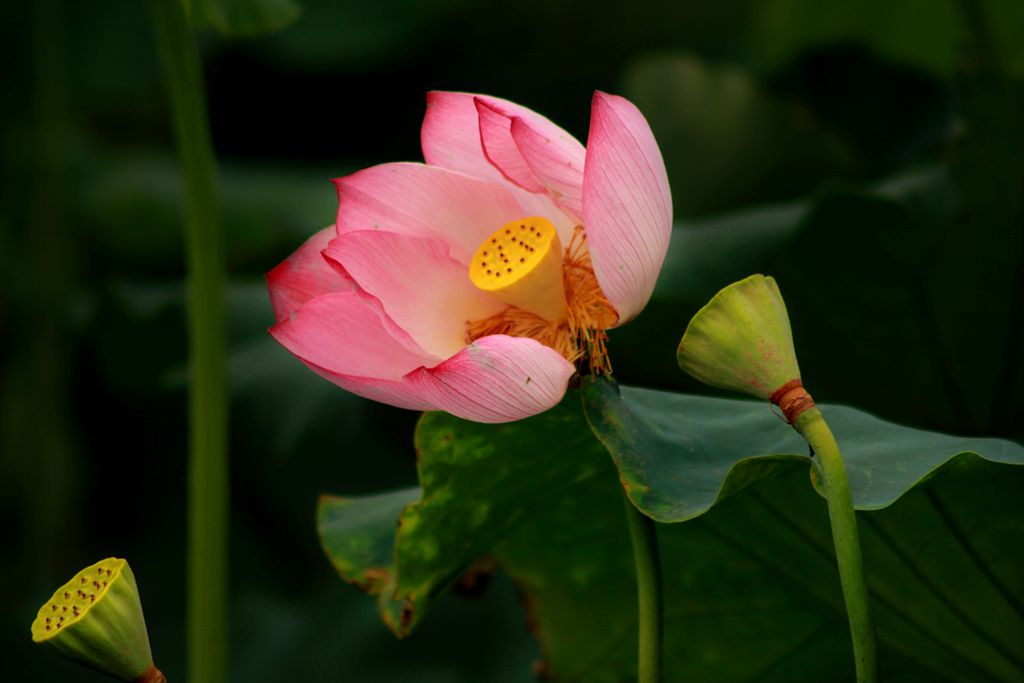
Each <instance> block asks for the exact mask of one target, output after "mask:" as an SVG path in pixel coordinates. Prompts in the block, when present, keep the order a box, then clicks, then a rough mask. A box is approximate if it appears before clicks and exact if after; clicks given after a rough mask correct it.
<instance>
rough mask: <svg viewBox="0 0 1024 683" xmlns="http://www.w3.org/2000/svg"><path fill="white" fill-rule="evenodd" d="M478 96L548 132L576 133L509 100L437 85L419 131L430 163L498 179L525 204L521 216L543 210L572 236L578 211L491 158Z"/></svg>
mask: <svg viewBox="0 0 1024 683" xmlns="http://www.w3.org/2000/svg"><path fill="white" fill-rule="evenodd" d="M478 100H479V101H481V102H483V103H484V104H486V105H487V106H488V107H490V108H492V109H493V110H495V111H498V112H500V113H502V114H505V115H506V117H509V118H511V117H514V116H519V117H520V118H523V119H524V120H526V121H528V122H529V123H530V124H531V127H533V128H534V129H536V130H540V131H543V132H544V133H545V134H547V136H548V137H549V138H553V139H555V138H557V139H560V136H564V137H566V138H569V139H570V140H571V139H572V138H571V136H569V134H568V133H566V132H565V131H563V130H561V129H560V128H559V127H558V126H556V125H555V124H553V123H551V121H548V120H547V119H546V118H544V117H543V116H541V115H540V114H537V113H536V112H533V111H531V110H529V109H527V108H526V107H522V106H520V105H518V104H515V103H513V102H509V101H508V100H503V99H500V98H497V97H490V96H487V95H473V94H471V93H460V92H437V91H435V92H430V93H427V113H426V115H425V116H424V117H423V128H422V130H421V131H420V142H421V144H422V147H423V158H424V159H425V160H426V162H427V163H428V164H430V165H431V166H441V167H443V168H447V169H451V170H453V171H459V172H461V173H466V174H468V175H471V176H475V177H477V178H483V179H487V180H492V181H494V182H498V183H500V184H501V185H503V186H505V187H506V188H507V189H508V190H509V191H510V192H512V194H513V195H514V196H515V198H516V200H517V201H518V202H519V204H520V205H521V206H522V207H523V213H522V216H544V217H545V218H547V219H548V220H550V221H551V222H552V223H554V224H555V227H556V228H557V229H558V234H559V236H560V237H561V238H562V240H563V241H565V240H568V239H569V237H571V236H572V229H573V227H574V226H575V225H576V223H577V222H578V220H577V218H578V217H573V216H567V215H566V214H565V213H564V212H563V211H562V210H561V208H560V207H559V206H558V205H556V204H555V203H554V202H553V201H552V199H551V197H550V196H549V195H548V194H547V193H539V192H530V191H529V190H524V189H523V188H522V187H520V186H519V185H517V184H515V182H511V181H510V180H509V179H508V178H506V177H505V176H504V175H502V173H501V172H500V171H499V170H498V169H497V167H495V166H494V165H493V164H492V163H491V162H490V161H489V160H488V159H487V157H486V155H485V154H484V149H483V144H482V142H481V137H480V116H479V113H478V112H477V105H476V102H477V101H478ZM556 131H557V134H556ZM573 142H575V144H576V145H578V146H580V148H581V149H582V145H579V143H578V142H576V141H575V140H573ZM534 187H537V186H534ZM522 216H520V217H522Z"/></svg>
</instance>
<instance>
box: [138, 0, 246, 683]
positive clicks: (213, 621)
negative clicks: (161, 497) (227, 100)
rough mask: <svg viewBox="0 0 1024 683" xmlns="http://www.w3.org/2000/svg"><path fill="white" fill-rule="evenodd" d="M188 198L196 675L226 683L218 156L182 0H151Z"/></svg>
mask: <svg viewBox="0 0 1024 683" xmlns="http://www.w3.org/2000/svg"><path fill="white" fill-rule="evenodd" d="M150 5H151V7H152V14H153V22H154V25H155V28H156V36H157V43H158V46H159V50H160V60H161V62H162V65H163V70H164V79H165V81H166V86H167V90H168V95H169V100H170V106H171V112H172V114H173V116H174V128H175V137H176V138H177V142H178V154H179V157H180V162H181V174H182V181H183V187H184V199H185V243H186V247H187V248H186V254H187V262H188V263H187V265H188V296H189V299H188V304H189V305H188V328H189V358H190V368H189V370H190V379H191V384H190V387H189V461H188V466H189V477H188V489H189V490H188V605H187V612H188V617H187V619H188V627H187V628H188V640H187V645H188V677H187V678H188V680H189V681H191V683H223V681H226V680H228V663H227V627H228V624H227V622H228V619H227V589H226V584H227V573H228V572H227V564H228V552H227V536H228V457H227V441H228V437H227V420H228V408H227V363H226V341H225V340H226V332H225V329H226V323H225V318H226V315H225V289H226V287H225V273H224V258H223V246H222V236H221V226H220V209H219V206H218V202H217V185H216V164H215V161H214V155H213V148H212V145H211V144H210V132H209V128H208V126H207V120H206V101H205V97H204V92H203V83H202V73H201V71H200V68H199V64H200V62H199V53H198V50H197V48H196V45H195V40H194V39H193V37H192V34H191V32H190V30H189V27H188V24H187V22H186V19H185V14H184V10H183V7H182V3H181V1H180V0H152V1H151V3H150Z"/></svg>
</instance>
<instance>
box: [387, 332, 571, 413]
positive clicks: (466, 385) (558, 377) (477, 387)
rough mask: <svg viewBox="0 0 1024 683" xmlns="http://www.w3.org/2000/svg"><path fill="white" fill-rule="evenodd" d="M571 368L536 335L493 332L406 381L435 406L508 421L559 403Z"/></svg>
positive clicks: (417, 372) (407, 378) (409, 376)
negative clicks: (530, 336) (492, 334)
mask: <svg viewBox="0 0 1024 683" xmlns="http://www.w3.org/2000/svg"><path fill="white" fill-rule="evenodd" d="M574 371H575V370H574V368H573V366H572V364H571V363H569V362H568V361H566V360H565V359H564V358H562V356H561V355H559V354H558V353H557V352H556V351H554V350H553V349H551V348H549V347H547V346H544V345H543V344H541V343H540V342H538V341H536V340H533V339H527V338H525V337H506V336H504V335H495V336H491V337H482V338H480V339H477V340H476V341H475V342H473V343H472V344H470V345H469V346H467V347H466V348H465V349H463V350H462V351H460V352H459V353H457V354H455V355H454V356H452V357H451V358H449V359H448V360H446V361H444V362H443V363H441V364H440V365H438V366H437V367H434V368H429V369H428V368H420V369H418V370H415V371H413V372H411V373H409V374H408V375H407V376H406V380H407V381H408V382H409V383H410V384H411V385H412V386H413V387H415V390H416V392H417V394H418V395H420V396H421V397H422V398H424V399H426V400H427V401H429V402H430V403H431V404H432V405H433V406H434V407H435V408H437V409H439V410H444V411H446V412H449V413H451V414H452V415H455V416H457V417H461V418H464V419H467V420H473V421H475V422H511V421H513V420H520V419H523V418H525V417H530V416H531V415H536V414H537V413H541V412H543V411H545V410H547V409H548V408H551V407H552V406H554V405H555V404H557V403H558V402H559V401H560V400H561V399H562V397H563V396H564V395H565V390H566V386H567V384H568V382H569V378H570V377H572V375H573V372H574Z"/></svg>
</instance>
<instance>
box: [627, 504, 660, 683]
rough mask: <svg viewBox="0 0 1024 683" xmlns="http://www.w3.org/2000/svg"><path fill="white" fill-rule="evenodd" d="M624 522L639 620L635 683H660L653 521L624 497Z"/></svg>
mask: <svg viewBox="0 0 1024 683" xmlns="http://www.w3.org/2000/svg"><path fill="white" fill-rule="evenodd" d="M623 500H624V501H625V503H626V520H627V521H628V522H629V535H630V538H632V540H633V560H634V562H635V563H636V592H637V603H638V619H639V624H640V627H639V659H638V667H637V668H638V678H637V681H638V683H661V637H662V636H661V630H662V618H663V617H662V610H661V560H660V558H659V557H658V535H657V529H656V528H655V524H654V520H652V519H651V518H650V517H648V516H647V515H645V514H643V513H642V512H640V511H639V510H637V509H636V507H634V506H633V503H632V502H631V501H630V500H629V498H628V497H626V496H623Z"/></svg>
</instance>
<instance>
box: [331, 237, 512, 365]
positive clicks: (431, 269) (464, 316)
mask: <svg viewBox="0 0 1024 683" xmlns="http://www.w3.org/2000/svg"><path fill="white" fill-rule="evenodd" d="M324 255H325V256H326V257H327V258H330V259H333V260H335V261H337V262H338V263H339V264H340V265H341V267H342V268H343V269H344V270H345V272H347V273H348V274H349V275H350V276H351V277H352V278H353V279H354V280H355V282H356V284H357V285H358V286H359V288H360V289H362V290H363V291H365V292H367V293H368V294H370V295H372V296H374V297H375V298H376V299H377V300H378V301H380V303H381V305H382V306H383V307H384V311H385V312H386V313H387V315H388V316H389V317H390V318H391V319H392V320H393V321H394V322H395V323H396V324H397V325H398V326H399V327H400V328H402V329H403V330H405V331H406V332H407V333H408V334H409V336H411V337H412V338H413V339H414V340H415V341H416V342H417V343H418V344H419V346H420V347H421V348H423V350H424V351H426V352H427V353H429V354H431V355H434V356H437V357H439V358H447V357H448V356H450V355H452V354H454V353H457V352H458V351H459V350H460V349H462V348H463V347H464V346H465V345H466V322H467V321H469V320H480V319H483V318H486V317H488V316H490V315H492V314H494V313H497V312H498V311H500V310H502V309H503V308H505V304H503V303H502V302H501V301H499V300H498V299H496V298H495V297H493V296H491V295H489V294H487V293H485V292H482V291H481V290H479V289H477V288H476V287H474V286H473V283H472V282H471V281H470V279H469V276H468V273H467V269H466V266H464V265H463V264H461V263H459V262H458V261H455V260H454V259H452V258H451V257H450V256H449V255H448V246H447V244H445V242H443V241H441V240H437V239H431V238H426V237H410V236H407V235H400V234H398V233H393V232H384V231H377V230H359V231H355V232H349V233H346V234H344V235H342V236H340V237H337V238H335V239H334V240H332V241H331V243H330V245H329V246H328V247H327V249H326V250H325V251H324Z"/></svg>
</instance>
